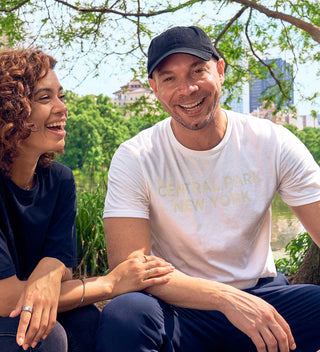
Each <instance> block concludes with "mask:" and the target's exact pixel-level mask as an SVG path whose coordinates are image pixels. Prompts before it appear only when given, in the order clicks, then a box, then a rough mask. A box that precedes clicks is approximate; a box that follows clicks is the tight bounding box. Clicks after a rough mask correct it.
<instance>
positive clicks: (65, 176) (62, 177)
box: [36, 161, 76, 192]
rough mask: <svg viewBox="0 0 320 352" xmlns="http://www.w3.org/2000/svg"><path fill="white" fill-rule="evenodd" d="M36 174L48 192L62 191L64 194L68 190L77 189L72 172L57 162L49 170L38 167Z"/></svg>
mask: <svg viewBox="0 0 320 352" xmlns="http://www.w3.org/2000/svg"><path fill="white" fill-rule="evenodd" d="M36 172H37V174H38V175H37V176H38V179H39V181H40V184H42V185H43V187H44V189H47V190H48V191H49V190H51V189H55V190H56V191H57V190H58V189H60V190H62V191H63V192H64V191H65V190H66V189H69V190H71V189H72V190H73V189H75V187H76V186H75V180H74V177H73V173H72V170H71V169H70V168H68V167H67V166H65V165H63V164H60V163H58V162H56V161H53V162H52V163H51V165H50V167H48V168H41V167H38V168H37V170H36Z"/></svg>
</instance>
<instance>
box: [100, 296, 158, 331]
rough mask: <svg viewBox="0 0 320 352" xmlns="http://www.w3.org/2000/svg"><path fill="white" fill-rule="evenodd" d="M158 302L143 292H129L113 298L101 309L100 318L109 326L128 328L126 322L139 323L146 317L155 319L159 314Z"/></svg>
mask: <svg viewBox="0 0 320 352" xmlns="http://www.w3.org/2000/svg"><path fill="white" fill-rule="evenodd" d="M160 305H161V303H160V301H159V300H158V299H157V298H155V297H153V296H151V295H148V294H146V293H143V292H130V293H126V294H124V295H121V296H118V297H115V298H113V299H112V300H111V302H109V303H108V304H107V305H106V306H105V307H104V309H103V311H102V313H101V317H100V325H101V321H106V322H108V323H110V324H111V325H114V324H121V323H123V324H124V325H125V326H128V325H130V324H128V322H132V323H134V322H136V323H137V324H138V323H141V322H142V321H141V320H144V319H146V317H148V316H152V317H156V316H158V315H159V314H161V312H162V309H161V308H160Z"/></svg>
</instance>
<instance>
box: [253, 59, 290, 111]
mask: <svg viewBox="0 0 320 352" xmlns="http://www.w3.org/2000/svg"><path fill="white" fill-rule="evenodd" d="M265 62H266V63H267V64H270V63H271V62H275V64H276V67H277V69H276V70H275V74H276V75H277V74H278V73H279V72H281V73H283V75H284V77H283V79H285V80H289V81H293V71H292V65H291V64H289V63H287V62H286V61H285V60H282V59H281V58H278V59H266V60H265ZM275 84H276V81H275V80H274V78H273V77H272V76H271V75H270V76H269V77H268V78H265V79H263V80H259V79H256V78H254V79H253V80H252V81H251V82H250V83H249V87H250V89H249V111H250V113H251V112H252V111H254V110H256V109H257V108H260V107H261V106H262V102H261V101H259V99H260V98H261V96H262V92H263V91H264V90H265V89H266V88H268V87H272V86H274V85H275ZM289 94H290V97H291V100H290V102H288V104H287V105H292V104H294V96H293V85H292V88H291V89H290V93H289ZM275 103H276V102H275Z"/></svg>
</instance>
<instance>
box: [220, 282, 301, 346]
mask: <svg viewBox="0 0 320 352" xmlns="http://www.w3.org/2000/svg"><path fill="white" fill-rule="evenodd" d="M221 311H222V312H223V313H224V314H225V316H226V317H227V318H228V319H229V321H230V322H231V323H232V324H233V325H234V326H235V327H237V328H238V329H239V330H241V331H242V332H243V333H245V334H246V335H248V336H249V337H250V338H251V340H252V341H253V343H254V344H255V346H256V347H257V351H258V352H266V351H268V352H278V349H279V351H280V352H288V351H290V350H294V349H295V348H296V345H295V341H294V338H293V336H292V333H291V329H290V327H289V325H288V323H287V322H286V321H285V320H284V319H283V317H282V316H281V315H280V314H279V313H278V312H277V311H276V310H275V308H274V307H273V306H271V305H270V304H269V303H267V302H266V301H264V300H263V299H261V298H259V297H256V296H254V295H251V294H248V293H246V292H244V291H241V290H236V289H234V290H233V289H231V290H230V291H229V290H228V292H227V293H226V295H224V303H223V308H222V309H221Z"/></svg>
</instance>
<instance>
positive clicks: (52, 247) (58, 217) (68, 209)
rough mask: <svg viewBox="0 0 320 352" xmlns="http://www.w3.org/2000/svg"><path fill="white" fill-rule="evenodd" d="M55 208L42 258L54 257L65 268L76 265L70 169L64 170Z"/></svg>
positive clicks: (74, 211)
mask: <svg viewBox="0 0 320 352" xmlns="http://www.w3.org/2000/svg"><path fill="white" fill-rule="evenodd" d="M60 177H61V183H60V186H59V194H58V196H57V200H56V204H55V208H54V211H53V214H52V217H51V221H50V224H49V228H48V231H47V234H46V240H45V245H44V251H43V257H54V258H57V259H59V260H61V261H62V262H63V263H64V264H65V265H66V266H67V267H75V266H76V265H77V248H76V231H75V217H76V211H77V201H76V185H75V181H74V178H73V174H72V172H71V170H70V169H68V168H64V169H63V170H62V173H61V176H60Z"/></svg>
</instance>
